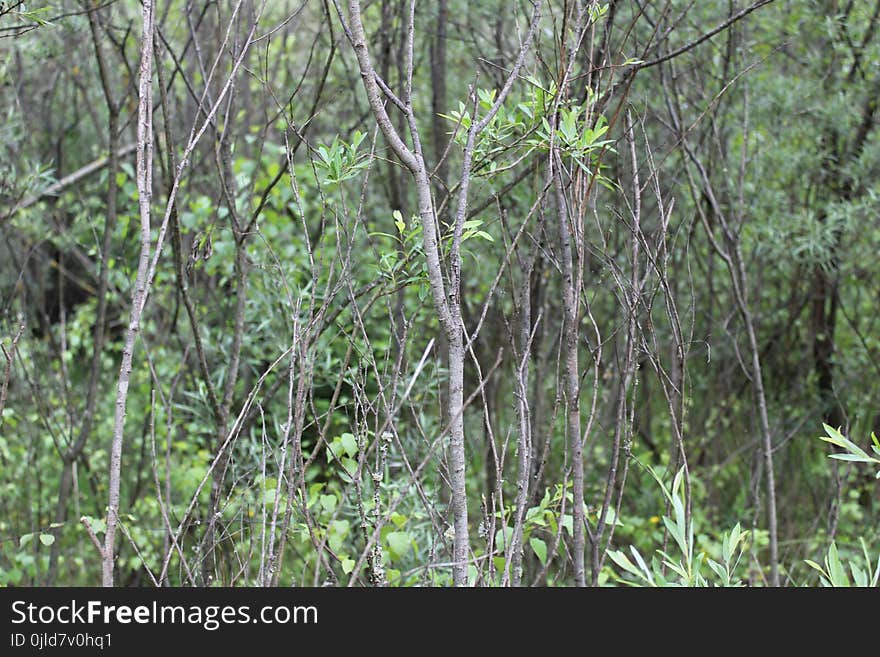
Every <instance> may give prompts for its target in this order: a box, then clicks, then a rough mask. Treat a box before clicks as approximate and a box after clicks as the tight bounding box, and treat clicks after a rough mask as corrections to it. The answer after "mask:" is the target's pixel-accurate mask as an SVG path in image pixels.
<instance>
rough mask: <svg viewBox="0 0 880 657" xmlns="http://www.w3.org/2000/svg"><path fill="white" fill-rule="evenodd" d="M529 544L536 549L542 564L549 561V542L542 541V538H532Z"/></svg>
mask: <svg viewBox="0 0 880 657" xmlns="http://www.w3.org/2000/svg"><path fill="white" fill-rule="evenodd" d="M529 545H531V546H532V549H533V550H534V551H535V554H536V555H537V557H538V560H539V561H540V562H541V564H542V565H543V564H546V563H547V544H546V543H545V542H544V541H542V540H541V539H540V538H530V539H529Z"/></svg>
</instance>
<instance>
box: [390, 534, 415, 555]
mask: <svg viewBox="0 0 880 657" xmlns="http://www.w3.org/2000/svg"><path fill="white" fill-rule="evenodd" d="M385 540H386V541H388V547H389V549H390V550H391V556H392V557H393V558H395V559H400V558H401V557H404V556H406V554H407V552H409V551H410V549H411V548H412V543H413V540H412V537H411V536H410V535H409V532H388V535H387V536H385Z"/></svg>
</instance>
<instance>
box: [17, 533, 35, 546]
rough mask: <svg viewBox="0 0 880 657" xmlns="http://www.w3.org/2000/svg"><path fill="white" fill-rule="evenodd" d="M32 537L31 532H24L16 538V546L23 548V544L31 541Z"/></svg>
mask: <svg viewBox="0 0 880 657" xmlns="http://www.w3.org/2000/svg"><path fill="white" fill-rule="evenodd" d="M33 537H34V535H33V534H25V535H24V536H22V537H21V538H20V539H18V547H20V548H23V547H24V546H25V545H27V544H28V543H30V542H31V539H32V538H33Z"/></svg>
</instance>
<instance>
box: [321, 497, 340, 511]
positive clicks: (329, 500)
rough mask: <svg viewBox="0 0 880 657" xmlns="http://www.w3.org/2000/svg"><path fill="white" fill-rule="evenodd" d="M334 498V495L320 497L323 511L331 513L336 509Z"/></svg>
mask: <svg viewBox="0 0 880 657" xmlns="http://www.w3.org/2000/svg"><path fill="white" fill-rule="evenodd" d="M336 502H337V499H336V496H335V495H321V506H322V507H324V510H325V511H327V512H328V513H333V511H334V510H335V509H336Z"/></svg>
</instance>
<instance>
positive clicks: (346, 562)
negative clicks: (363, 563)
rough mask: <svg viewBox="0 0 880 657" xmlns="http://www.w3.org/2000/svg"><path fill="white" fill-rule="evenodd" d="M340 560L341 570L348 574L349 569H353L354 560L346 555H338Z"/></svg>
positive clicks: (349, 572)
mask: <svg viewBox="0 0 880 657" xmlns="http://www.w3.org/2000/svg"><path fill="white" fill-rule="evenodd" d="M340 560H341V561H342V572H344V573H345V574H346V575H350V574H351V571H352V570H354V566H355V560H354V559H349V558H348V557H340Z"/></svg>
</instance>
